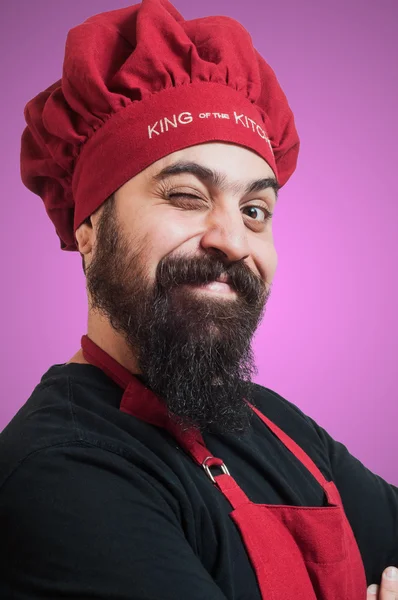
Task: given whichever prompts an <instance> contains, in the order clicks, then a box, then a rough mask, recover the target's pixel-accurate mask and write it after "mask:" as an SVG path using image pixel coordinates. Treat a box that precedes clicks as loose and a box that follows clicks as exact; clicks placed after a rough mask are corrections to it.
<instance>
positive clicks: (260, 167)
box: [146, 142, 275, 182]
mask: <svg viewBox="0 0 398 600" xmlns="http://www.w3.org/2000/svg"><path fill="white" fill-rule="evenodd" d="M177 161H189V162H196V163H198V164H200V165H202V166H204V167H206V168H209V169H212V170H214V171H218V172H220V173H222V174H224V175H225V177H226V179H227V180H229V181H230V182H236V181H239V182H244V181H249V180H250V181H251V180H254V179H261V178H266V177H275V173H274V172H273V170H272V169H271V167H270V166H269V164H268V163H267V162H266V161H265V160H264V159H263V158H262V157H261V156H259V155H258V154H256V152H254V151H252V150H249V149H248V148H244V147H243V146H237V145H236V144H227V143H221V142H207V143H205V144H198V145H196V146H190V147H189V148H184V149H183V150H178V151H177V152H173V153H171V154H168V155H167V156H165V157H164V158H161V159H160V160H158V161H156V162H155V163H153V164H152V165H151V166H150V167H148V168H147V169H146V175H147V176H148V177H149V178H152V177H153V176H155V175H156V174H157V173H159V172H160V171H161V170H162V169H164V168H165V167H168V166H170V165H172V164H174V163H175V162H177Z"/></svg>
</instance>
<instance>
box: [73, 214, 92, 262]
mask: <svg viewBox="0 0 398 600" xmlns="http://www.w3.org/2000/svg"><path fill="white" fill-rule="evenodd" d="M75 239H76V243H77V247H78V250H79V252H80V254H81V255H88V254H90V253H91V251H92V249H93V246H94V240H95V231H94V227H93V224H92V222H91V217H87V219H86V220H85V221H83V223H82V224H81V225H80V226H79V227H78V228H77V229H76V231H75Z"/></svg>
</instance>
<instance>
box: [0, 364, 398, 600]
mask: <svg viewBox="0 0 398 600" xmlns="http://www.w3.org/2000/svg"><path fill="white" fill-rule="evenodd" d="M122 394H123V390H122V389H121V388H120V387H119V386H118V385H117V384H115V383H114V382H113V381H112V380H111V379H110V378H109V377H108V376H107V375H105V374H104V373H103V372H102V371H101V370H100V369H98V368H97V367H94V366H92V365H81V364H67V365H54V366H52V367H51V368H50V369H49V370H48V371H47V373H45V375H43V377H42V379H41V382H40V383H39V384H38V385H37V387H36V388H35V390H34V391H33V393H32V395H31V397H30V398H29V400H28V401H27V402H26V403H25V404H24V405H23V406H22V408H21V409H20V410H19V411H18V413H17V414H16V415H15V417H14V418H13V419H12V421H11V422H10V423H9V424H8V425H7V427H6V428H5V429H4V430H3V432H2V433H1V434H0V548H1V552H0V598H13V599H16V600H25V599H26V600H34V599H35V598H53V599H55V598H73V599H77V598H80V599H88V598H90V599H93V598H95V599H96V600H99V599H100V600H105V599H106V600H110V599H112V600H138V599H139V600H187V599H189V600H225V599H226V598H228V599H230V600H260V593H259V589H258V586H257V582H256V579H255V574H254V570H253V568H252V566H251V563H250V560H249V558H248V556H247V554H246V551H245V548H244V546H243V543H242V541H241V538H240V534H239V532H238V530H237V529H236V526H235V524H234V522H233V521H232V519H231V518H230V517H229V513H230V512H231V511H232V508H231V506H230V504H229V502H228V501H227V499H226V498H224V496H223V495H222V494H221V492H220V491H219V490H218V489H217V487H216V486H215V485H214V484H213V483H212V482H211V481H210V479H209V478H208V477H207V475H206V473H205V472H204V470H203V469H201V468H200V467H199V466H198V465H197V464H196V463H195V462H194V461H193V460H192V459H191V457H190V456H188V454H186V453H185V452H184V451H183V450H182V449H181V448H180V447H178V446H177V443H176V442H175V440H174V439H173V438H172V437H171V436H170V434H169V433H168V432H167V431H165V430H163V429H160V428H158V427H155V426H153V425H149V424H148V423H145V422H143V421H141V420H139V419H136V418H135V417H132V416H131V415H128V414H126V413H124V412H121V411H120V410H119V405H120V402H121V398H122ZM252 403H253V404H254V405H255V406H257V408H259V410H260V411H262V412H263V413H264V414H265V415H266V416H267V417H269V418H270V419H271V420H272V421H273V422H274V423H276V425H278V426H279V427H280V428H281V429H283V430H284V431H285V432H286V433H287V434H288V435H289V436H290V437H292V438H293V439H294V440H295V441H296V442H297V443H298V444H299V445H300V446H301V447H302V448H303V449H304V451H305V452H307V454H308V455H309V456H310V457H311V458H312V460H313V461H314V462H315V464H316V465H317V466H318V467H319V469H320V470H321V471H322V473H323V474H324V475H325V477H326V478H327V479H328V480H330V479H333V481H334V482H335V483H336V485H337V488H338V490H339V492H340V494H341V497H342V500H343V504H344V508H345V511H346V514H347V516H348V519H349V521H350V523H351V526H352V528H353V531H354V534H355V536H356V539H357V542H358V545H359V548H360V551H361V555H362V558H363V561H364V565H365V570H366V575H367V582H368V584H369V583H379V582H380V578H381V573H382V570H383V569H384V568H385V567H387V566H389V565H397V566H398V488H396V487H394V486H392V485H390V484H388V483H387V482H385V481H384V480H383V479H381V478H380V477H378V476H377V475H375V474H373V473H371V472H370V471H369V470H368V469H366V468H365V467H364V466H363V465H362V464H361V463H360V462H359V461H358V460H357V459H355V458H354V457H353V456H352V455H350V454H349V452H348V451H347V449H346V447H345V446H344V445H342V444H340V443H338V442H336V441H334V440H333V439H332V438H331V437H330V436H329V435H328V434H327V433H326V431H324V430H323V429H322V428H321V427H319V426H318V425H317V424H316V423H315V422H314V421H313V420H312V419H311V418H309V417H308V416H306V415H304V414H303V413H302V412H301V411H300V410H299V409H298V408H297V407H296V406H294V405H293V404H291V403H290V402H288V401H287V400H285V399H284V398H282V397H281V396H279V395H278V394H276V393H275V392H273V391H272V390H270V389H268V388H265V387H262V386H260V385H257V384H253V399H252ZM203 437H204V440H205V443H206V445H207V447H208V448H209V450H210V451H211V452H212V453H213V455H214V456H217V457H219V458H222V459H223V460H224V462H225V464H226V465H227V467H228V469H229V471H230V473H231V475H232V476H233V477H234V479H235V480H236V481H237V483H238V485H239V486H240V487H241V488H242V489H243V490H244V492H245V493H246V494H247V496H248V497H249V499H250V500H251V501H253V502H256V503H260V504H286V505H295V506H322V505H324V503H325V498H324V493H323V490H322V489H321V487H320V486H319V484H318V483H317V482H316V481H315V479H314V478H313V477H312V475H311V474H310V473H309V472H308V471H307V470H306V469H305V467H304V466H303V465H302V464H301V463H300V461H299V460H297V459H296V458H295V457H294V456H293V455H292V454H291V453H290V452H289V450H287V448H286V447H285V446H284V445H283V444H282V443H281V442H280V441H279V440H278V439H277V438H276V436H275V435H274V434H273V433H272V432H271V431H270V430H269V429H268V427H267V426H266V425H265V424H264V423H263V422H262V421H261V420H260V419H259V418H258V416H257V415H254V416H253V419H252V422H251V428H250V430H249V431H248V432H247V433H246V434H245V435H243V436H240V437H239V436H236V435H232V434H226V435H216V434H209V433H205V434H204V436H203Z"/></svg>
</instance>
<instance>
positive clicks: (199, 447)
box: [81, 335, 336, 505]
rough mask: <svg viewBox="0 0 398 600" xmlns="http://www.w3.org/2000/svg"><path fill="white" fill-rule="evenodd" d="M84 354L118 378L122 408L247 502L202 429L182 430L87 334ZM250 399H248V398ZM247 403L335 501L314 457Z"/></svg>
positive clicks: (237, 499)
mask: <svg viewBox="0 0 398 600" xmlns="http://www.w3.org/2000/svg"><path fill="white" fill-rule="evenodd" d="M81 346H82V350H83V356H84V358H85V359H86V360H87V362H89V363H90V364H92V365H94V366H96V367H98V368H100V369H101V370H102V371H103V372H104V373H105V374H106V375H108V377H110V378H111V379H112V380H113V381H115V382H116V383H117V384H118V385H119V386H120V387H121V388H122V389H123V390H124V394H123V398H122V401H121V404H120V410H121V411H122V412H125V413H128V414H130V415H132V416H134V417H136V418H137V419H140V420H143V421H145V422H147V423H150V424H151V425H155V426H156V427H160V428H162V429H166V430H167V431H168V432H169V433H170V435H171V436H172V437H173V438H174V439H175V440H176V441H177V443H178V444H179V445H180V446H181V447H182V448H183V449H184V450H185V452H187V454H188V455H189V456H191V458H192V459H193V460H194V461H195V462H196V463H197V464H198V465H199V466H201V467H203V469H204V470H205V472H206V474H207V476H208V477H209V478H210V479H211V480H212V481H213V483H215V484H216V485H217V487H218V488H219V489H220V490H221V491H222V492H223V493H227V495H228V496H231V494H232V495H233V500H234V502H233V504H236V505H237V504H241V503H245V502H246V501H247V502H248V501H249V500H248V498H247V496H246V495H245V494H244V492H243V490H241V489H240V488H239V487H238V485H237V484H236V482H235V481H234V479H233V478H232V477H231V476H230V474H229V471H228V469H227V467H226V465H225V464H224V462H223V461H222V460H221V459H220V458H217V457H215V456H213V455H212V454H211V452H210V451H209V450H208V449H207V447H206V444H205V442H204V440H203V436H202V434H201V433H200V431H199V430H198V429H196V428H194V427H191V428H188V429H185V430H184V429H182V428H181V427H180V426H179V424H178V423H177V422H176V421H174V420H173V419H172V418H171V416H170V415H169V413H168V409H167V406H166V405H165V403H164V402H162V400H161V399H160V398H159V397H158V396H157V395H156V394H154V392H152V391H151V390H150V389H148V388H147V387H145V385H144V384H143V383H142V382H141V381H139V379H138V378H137V377H134V375H133V374H132V373H130V371H128V369H126V368H125V367H123V366H122V365H121V364H120V363H118V362H117V361H116V360H115V359H114V358H112V357H111V356H110V355H109V354H108V353H107V352H105V351H104V350H102V348H100V347H99V346H97V344H95V342H93V341H92V340H91V339H90V338H89V337H88V336H87V335H83V336H82V338H81ZM246 402H247V401H246ZM248 405H249V406H250V407H251V409H252V410H253V411H254V412H255V413H256V415H257V416H258V417H259V418H260V419H261V420H262V421H263V423H265V425H267V427H269V429H271V431H272V432H273V433H274V435H276V437H277V438H278V439H279V440H280V441H281V442H282V444H284V445H285V446H286V448H288V450H290V452H291V453H292V454H293V455H294V456H295V457H296V458H297V459H298V460H299V461H300V462H301V463H302V464H303V465H304V466H305V467H306V468H307V469H308V471H310V473H311V474H312V475H313V477H315V479H316V481H317V482H318V483H319V485H320V486H321V487H322V488H323V490H324V492H325V494H326V496H327V499H328V501H329V503H333V504H334V503H336V496H335V495H334V494H333V490H331V487H332V488H333V486H331V485H330V482H328V481H327V480H326V479H325V477H324V476H323V474H322V473H321V471H320V470H319V469H318V467H317V466H316V465H315V463H314V462H313V461H312V460H311V458H310V457H309V456H308V455H307V454H306V453H305V452H304V450H302V448H300V446H299V445H298V444H296V442H295V441H293V440H292V439H291V438H290V437H289V436H288V435H287V434H286V433H285V432H284V431H282V429H280V428H279V427H278V426H277V425H275V423H273V422H272V421H271V420H270V419H268V417H266V416H265V415H263V413H262V412H260V411H259V410H258V409H257V408H256V407H255V406H253V405H252V404H250V402H248ZM215 466H217V467H220V468H221V470H222V471H223V474H222V475H218V476H216V475H214V476H213V475H212V473H211V472H210V467H215Z"/></svg>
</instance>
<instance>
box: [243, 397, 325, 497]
mask: <svg viewBox="0 0 398 600" xmlns="http://www.w3.org/2000/svg"><path fill="white" fill-rule="evenodd" d="M248 404H249V406H251V408H252V409H253V410H254V412H255V413H256V415H257V416H258V417H260V419H261V420H262V421H263V422H264V423H265V424H266V425H268V427H269V428H270V429H271V431H272V432H273V433H274V434H275V435H276V437H277V438H279V439H280V441H281V442H282V444H284V445H285V446H286V448H287V449H288V450H290V452H291V453H292V454H294V456H295V457H296V458H298V459H299V461H300V462H302V463H303V465H304V466H305V467H306V468H307V469H308V471H310V473H311V474H312V475H313V476H314V477H315V479H316V480H317V482H318V483H319V485H321V486H322V487H323V488H324V489H325V486H327V484H328V483H329V482H328V481H327V480H326V478H325V477H324V476H323V474H322V473H321V471H320V470H319V468H318V467H317V466H316V464H315V463H314V462H313V460H312V459H311V458H310V457H309V456H308V454H306V453H305V452H304V450H303V449H302V448H300V446H299V445H298V444H296V442H295V441H294V440H292V438H290V437H289V436H288V435H287V433H285V432H284V431H282V429H280V428H279V427H278V426H277V425H275V423H273V422H272V421H271V420H270V419H268V417H266V416H265V415H263V413H262V412H260V411H259V410H258V409H257V408H256V407H255V406H253V405H252V404H250V402H249V403H248Z"/></svg>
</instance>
